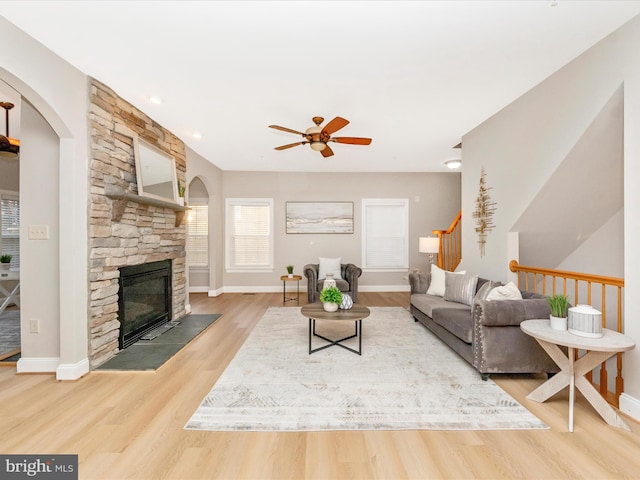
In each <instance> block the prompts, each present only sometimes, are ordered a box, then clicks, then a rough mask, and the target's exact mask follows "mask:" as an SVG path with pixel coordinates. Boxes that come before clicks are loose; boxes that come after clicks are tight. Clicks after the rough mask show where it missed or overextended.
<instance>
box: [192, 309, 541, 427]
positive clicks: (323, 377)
mask: <svg viewBox="0 0 640 480" xmlns="http://www.w3.org/2000/svg"><path fill="white" fill-rule="evenodd" d="M370 310H371V316H370V317H369V318H367V319H365V320H363V322H362V324H363V338H362V356H358V355H356V354H354V353H352V352H349V351H347V350H345V349H342V348H340V347H337V346H332V347H330V348H327V349H325V350H322V351H319V352H317V353H313V354H312V355H309V352H308V341H309V331H308V319H307V318H305V317H303V316H302V315H301V313H300V308H296V307H271V308H269V309H268V310H267V312H266V313H265V315H264V316H263V318H262V319H261V320H260V322H259V323H258V324H257V325H256V327H255V328H254V330H253V332H252V333H251V334H250V336H249V338H247V340H246V342H245V343H244V345H243V346H242V347H241V348H240V350H239V351H238V353H237V354H236V356H235V357H234V358H233V359H232V361H231V363H230V364H229V365H228V366H227V368H226V369H225V371H224V372H223V373H222V375H221V376H220V378H219V379H218V381H217V382H216V384H215V385H214V386H213V388H212V389H211V391H210V392H209V393H208V394H207V396H206V397H205V398H204V400H203V401H202V403H201V404H200V406H199V407H198V409H197V410H196V412H195V413H194V414H193V416H192V417H191V419H190V420H189V421H188V422H187V424H186V425H185V429H188V430H211V431H231V430H246V431H322V430H416V429H419V430H503V429H505V430H506V429H543V428H548V427H547V425H545V424H544V423H543V422H541V421H540V420H539V419H538V418H536V417H535V416H534V415H533V414H531V413H530V412H529V411H528V410H526V409H525V408H524V407H523V406H522V405H521V404H519V403H518V402H517V401H516V400H514V399H513V398H512V397H511V396H509V395H508V394H507V393H506V392H504V391H503V390H502V389H501V388H500V387H498V386H497V385H496V384H495V383H494V382H493V381H492V380H488V381H482V379H481V378H480V375H479V374H478V372H477V371H476V370H474V369H473V368H472V367H471V366H469V364H467V363H466V362H465V361H464V360H462V359H461V358H460V357H459V356H458V355H457V354H456V353H455V352H453V351H452V350H451V349H450V348H449V347H447V346H446V345H444V344H443V343H442V342H441V341H440V340H438V339H437V338H436V337H435V336H434V335H433V334H431V333H430V332H429V331H428V330H427V329H425V328H424V327H423V326H422V325H420V324H418V323H416V322H414V320H413V317H412V316H411V314H410V313H409V312H408V311H407V310H406V309H404V308H401V307H372V308H370ZM317 331H318V333H320V334H322V335H324V336H326V337H328V338H342V337H343V336H348V335H349V334H350V333H353V331H354V326H353V323H351V322H349V323H348V324H346V325H345V324H339V323H338V322H318V323H317ZM355 341H356V339H353V340H349V341H347V343H348V342H355ZM322 343H323V340H321V339H319V338H314V344H313V347H314V348H316V347H318V346H321V345H322ZM351 346H352V347H356V345H355V343H353V344H351ZM356 348H357V347H356Z"/></svg>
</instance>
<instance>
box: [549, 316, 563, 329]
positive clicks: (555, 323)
mask: <svg viewBox="0 0 640 480" xmlns="http://www.w3.org/2000/svg"><path fill="white" fill-rule="evenodd" d="M549 325H550V326H551V328H553V329H554V330H566V329H567V317H554V316H553V315H549Z"/></svg>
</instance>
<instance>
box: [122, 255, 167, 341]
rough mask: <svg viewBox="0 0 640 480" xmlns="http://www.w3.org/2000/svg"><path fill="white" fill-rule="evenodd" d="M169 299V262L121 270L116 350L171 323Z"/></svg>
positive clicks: (162, 261)
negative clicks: (118, 328) (118, 329)
mask: <svg viewBox="0 0 640 480" xmlns="http://www.w3.org/2000/svg"><path fill="white" fill-rule="evenodd" d="M171 299H172V295H171V260H161V261H159V262H150V263H144V264H142V265H133V266H129V267H122V268H120V289H119V292H118V317H119V320H120V335H119V339H118V346H119V348H120V349H123V348H127V347H128V346H129V345H131V344H133V343H135V342H136V341H137V340H138V339H139V338H140V337H142V336H143V335H145V334H146V333H148V332H150V331H151V330H153V329H155V328H157V327H159V326H161V325H163V324H165V323H167V322H168V321H170V320H171V312H172V308H171Z"/></svg>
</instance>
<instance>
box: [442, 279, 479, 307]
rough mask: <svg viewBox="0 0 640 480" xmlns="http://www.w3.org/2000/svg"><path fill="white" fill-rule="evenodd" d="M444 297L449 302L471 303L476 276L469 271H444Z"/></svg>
mask: <svg viewBox="0 0 640 480" xmlns="http://www.w3.org/2000/svg"><path fill="white" fill-rule="evenodd" d="M444 276H445V289H444V299H445V300H448V301H449V302H457V303H464V304H465V305H471V304H472V303H473V297H474V295H475V293H476V284H477V283H478V276H477V275H471V274H470V273H465V274H462V275H460V274H456V273H451V272H445V274H444Z"/></svg>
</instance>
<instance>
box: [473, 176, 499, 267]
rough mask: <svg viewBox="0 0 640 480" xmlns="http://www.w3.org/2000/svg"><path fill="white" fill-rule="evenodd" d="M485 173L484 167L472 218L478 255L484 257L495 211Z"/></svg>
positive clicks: (494, 203)
mask: <svg viewBox="0 0 640 480" xmlns="http://www.w3.org/2000/svg"><path fill="white" fill-rule="evenodd" d="M485 177H486V174H485V171H484V167H482V171H481V173H480V191H479V192H478V196H477V197H476V209H475V210H474V212H473V218H475V219H476V232H477V233H478V245H480V257H484V251H485V248H484V247H485V244H486V243H487V234H488V233H489V232H490V231H491V230H492V229H493V228H494V227H495V225H494V224H493V219H492V217H493V214H494V213H495V211H496V208H497V207H496V202H494V201H492V200H491V197H490V196H489V190H491V187H487V181H486V178H485Z"/></svg>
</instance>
